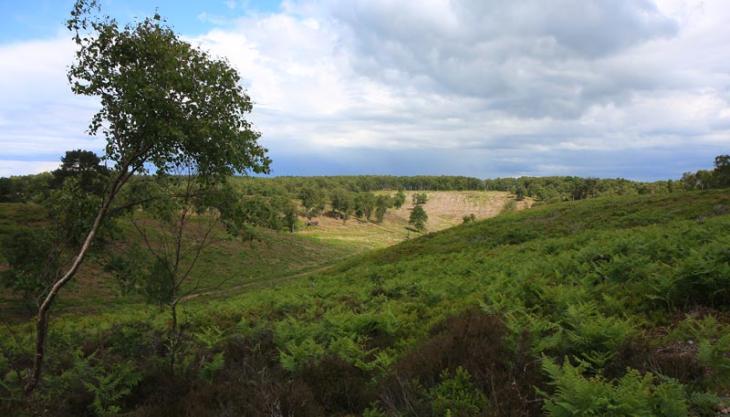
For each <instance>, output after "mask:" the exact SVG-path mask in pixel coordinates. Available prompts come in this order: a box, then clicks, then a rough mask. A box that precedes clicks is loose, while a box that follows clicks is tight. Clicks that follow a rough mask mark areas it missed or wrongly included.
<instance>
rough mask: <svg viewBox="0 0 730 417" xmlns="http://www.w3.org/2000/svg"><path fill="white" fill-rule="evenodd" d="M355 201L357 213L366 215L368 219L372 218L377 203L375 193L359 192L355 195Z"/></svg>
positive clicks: (360, 215)
mask: <svg viewBox="0 0 730 417" xmlns="http://www.w3.org/2000/svg"><path fill="white" fill-rule="evenodd" d="M354 202H355V215H356V216H357V217H364V218H365V219H366V220H368V221H370V218H371V217H372V215H373V212H374V211H375V205H376V203H377V198H376V197H375V194H373V193H371V192H369V191H366V192H362V193H357V194H356V195H355V199H354Z"/></svg>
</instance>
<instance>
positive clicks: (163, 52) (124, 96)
mask: <svg viewBox="0 0 730 417" xmlns="http://www.w3.org/2000/svg"><path fill="white" fill-rule="evenodd" d="M97 11H98V6H97V3H96V1H95V0H77V1H76V3H75V4H74V7H73V10H72V12H71V18H70V19H69V21H68V25H67V26H68V29H69V30H70V31H71V32H72V33H73V40H74V41H75V43H76V46H77V47H78V50H77V52H76V55H75V58H76V59H75V62H74V63H73V64H72V65H71V67H70V69H69V72H68V78H69V80H70V82H71V89H72V90H73V92H74V93H76V94H79V95H85V96H96V97H99V101H100V103H101V110H100V111H99V112H98V113H96V114H95V115H94V116H93V117H92V120H91V124H90V126H89V131H90V133H91V134H97V133H98V132H100V131H101V133H102V134H103V135H104V138H105V139H106V142H107V143H106V147H105V149H106V155H105V159H106V160H107V161H110V162H111V163H112V165H113V168H112V171H111V172H110V178H109V183H108V186H107V187H106V188H105V192H104V194H103V195H102V196H101V204H100V205H99V207H98V211H97V214H96V216H95V219H94V221H93V223H92V224H91V226H90V228H89V231H88V234H87V235H86V238H85V239H84V241H83V243H82V245H81V247H80V249H79V251H78V253H77V255H76V256H75V257H74V261H73V262H72V263H71V265H70V267H69V269H68V270H67V271H66V272H65V273H64V274H62V275H61V276H60V278H59V279H58V280H56V281H55V282H54V284H53V285H52V286H51V288H50V290H49V291H48V294H47V295H46V298H45V299H44V301H43V302H42V303H41V305H40V307H39V309H38V318H37V324H36V352H35V355H34V364H33V370H32V372H31V374H30V378H29V380H28V384H27V385H26V392H27V393H30V392H31V391H33V389H35V387H36V386H37V384H38V381H39V380H40V375H41V368H42V364H43V358H44V348H45V340H46V333H47V326H48V312H49V309H50V307H51V305H52V304H53V301H54V300H55V298H56V295H57V294H58V292H59V290H60V289H61V288H63V287H64V286H65V285H66V284H67V283H68V282H69V281H70V280H71V279H72V278H73V277H74V275H75V274H76V271H77V270H78V268H79V266H80V265H81V263H82V262H83V260H84V258H85V256H86V254H87V252H88V251H89V248H90V247H91V244H92V242H93V241H94V238H95V236H96V234H97V231H98V229H99V226H100V225H101V224H102V222H103V221H104V219H105V218H106V217H107V214H108V213H109V210H110V209H111V206H112V203H113V202H114V201H115V197H116V196H117V195H118V194H119V192H120V191H121V190H122V188H123V187H124V185H125V184H126V183H127V182H128V181H129V179H130V178H131V177H132V176H133V175H134V174H135V173H138V172H141V171H144V170H145V168H146V167H147V166H154V167H155V169H156V170H157V172H167V171H168V170H169V169H170V168H172V167H175V166H179V165H182V164H183V163H186V164H191V165H194V166H195V169H196V173H197V175H199V176H200V177H201V178H207V179H210V180H214V179H217V178H222V177H224V176H226V175H230V174H231V173H233V172H246V171H248V170H253V171H255V172H267V171H268V165H269V160H268V158H267V157H266V150H265V149H264V148H262V147H260V146H259V145H258V143H257V139H258V137H259V134H258V133H257V132H255V131H254V130H252V129H251V125H250V123H249V122H248V121H247V120H246V119H245V118H244V115H245V114H247V113H248V112H250V111H251V108H252V106H251V100H250V98H249V97H248V95H246V94H245V92H244V91H243V89H242V87H241V86H240V84H239V76H238V74H237V73H236V71H235V70H234V69H233V68H232V67H231V66H230V65H229V64H228V63H227V62H226V61H222V60H216V59H213V58H211V57H210V56H209V55H208V54H207V53H206V52H203V51H201V50H200V49H197V48H194V47H192V46H191V45H190V44H188V43H187V42H185V41H183V40H181V39H180V38H178V36H177V35H176V34H175V33H174V32H173V30H172V29H170V28H169V27H168V26H166V25H165V23H164V22H163V21H162V20H161V18H160V17H159V16H158V15H155V16H154V17H153V18H147V19H144V20H141V21H139V22H137V23H134V24H130V25H126V26H124V27H120V26H119V24H118V23H117V22H116V21H115V20H113V19H111V18H109V17H104V15H103V14H100V13H99V14H95V13H96V12H97Z"/></svg>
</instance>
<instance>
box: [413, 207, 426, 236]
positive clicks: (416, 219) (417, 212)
mask: <svg viewBox="0 0 730 417" xmlns="http://www.w3.org/2000/svg"><path fill="white" fill-rule="evenodd" d="M427 221H428V214H426V210H424V209H423V206H421V205H420V204H419V205H417V206H415V207H413V210H411V215H410V217H409V218H408V223H410V224H411V225H412V226H413V227H414V228H415V229H416V230H424V229H426V222H427Z"/></svg>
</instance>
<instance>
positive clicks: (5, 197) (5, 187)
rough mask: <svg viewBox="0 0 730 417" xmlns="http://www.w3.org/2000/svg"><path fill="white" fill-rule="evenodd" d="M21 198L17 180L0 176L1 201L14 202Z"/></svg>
mask: <svg viewBox="0 0 730 417" xmlns="http://www.w3.org/2000/svg"><path fill="white" fill-rule="evenodd" d="M18 200H19V195H18V192H17V191H16V189H15V182H14V181H13V180H12V179H10V178H5V177H2V178H0V203H14V202H17V201H18Z"/></svg>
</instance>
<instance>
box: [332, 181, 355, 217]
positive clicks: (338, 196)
mask: <svg viewBox="0 0 730 417" xmlns="http://www.w3.org/2000/svg"><path fill="white" fill-rule="evenodd" d="M331 202H332V210H333V211H334V212H335V213H337V214H338V215H339V216H340V218H342V222H343V223H345V222H347V219H349V218H350V215H352V213H353V212H354V211H355V201H354V198H353V196H352V193H350V192H348V191H345V190H343V189H338V190H335V191H334V192H333V193H332V196H331Z"/></svg>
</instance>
